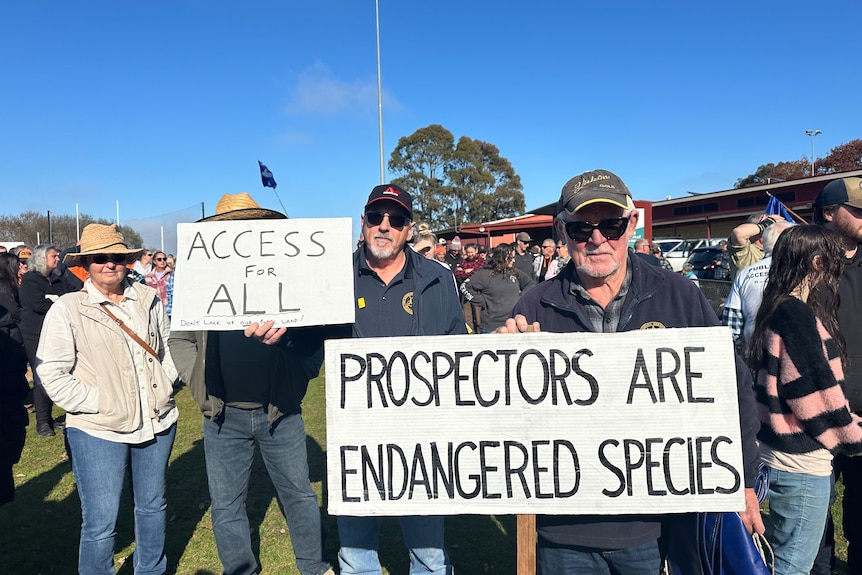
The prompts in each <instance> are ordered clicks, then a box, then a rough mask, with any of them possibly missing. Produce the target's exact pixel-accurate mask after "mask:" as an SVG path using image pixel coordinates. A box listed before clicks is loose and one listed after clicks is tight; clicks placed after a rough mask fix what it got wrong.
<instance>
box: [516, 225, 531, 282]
mask: <svg viewBox="0 0 862 575" xmlns="http://www.w3.org/2000/svg"><path fill="white" fill-rule="evenodd" d="M532 243H533V238H531V237H530V234H528V233H527V232H518V235H516V236H515V245H514V248H515V267H516V268H518V269H519V270H521V271H522V272H524V273H525V274H526V275H528V276H530V277H531V278H532V279H533V281H535V279H536V275H535V274H536V272H535V269H534V268H533V260H535V257H534V256H533V254H532V253H530V245H532Z"/></svg>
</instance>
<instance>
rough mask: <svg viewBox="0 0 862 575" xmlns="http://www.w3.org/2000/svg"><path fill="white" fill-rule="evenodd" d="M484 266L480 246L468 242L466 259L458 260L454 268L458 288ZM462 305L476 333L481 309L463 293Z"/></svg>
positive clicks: (472, 330)
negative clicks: (480, 255)
mask: <svg viewBox="0 0 862 575" xmlns="http://www.w3.org/2000/svg"><path fill="white" fill-rule="evenodd" d="M483 267H485V259H484V258H481V257H479V246H478V245H476V244H467V245H466V246H465V247H464V259H462V260H461V261H460V262H458V265H457V266H455V269H454V270H453V273H454V275H455V282H456V285H457V286H458V288H459V289H460V287H461V284H463V283H464V280H466V279H467V278H469V277H471V276H472V275H473V274H474V273H476V270H480V269H482V268H483ZM461 307H462V309H463V311H464V319H466V320H467V327H468V329H469V330H470V331H471V332H473V333H475V332H476V330H477V329H478V327H479V321H480V319H481V318H480V317H479V316H480V314H481V311H480V310H479V308H478V307H476V306H474V305H473V304H472V303H470V301H468V300H467V298H466V297H464V296H463V295H462V297H461Z"/></svg>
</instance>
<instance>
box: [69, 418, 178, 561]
mask: <svg viewBox="0 0 862 575" xmlns="http://www.w3.org/2000/svg"><path fill="white" fill-rule="evenodd" d="M176 432H177V426H176V425H172V426H171V427H170V429H168V430H167V431H163V432H162V433H160V434H158V435H157V436H156V438H155V440H153V441H149V442H147V443H141V444H137V445H134V444H128V443H117V442H114V441H106V440H104V439H99V438H97V437H93V436H92V435H88V434H87V433H86V432H84V431H81V430H80V429H76V428H66V439H67V440H68V442H69V448H70V449H71V451H72V472H73V473H74V475H75V483H76V484H77V487H78V497H79V498H80V499H81V515H82V522H81V542H80V545H79V548H78V572H79V573H86V574H87V575H103V574H113V573H114V539H115V537H116V535H117V530H116V527H117V515H118V513H119V511H120V495H121V493H122V491H123V482H124V481H125V479H126V471H127V469H128V468H129V463H130V462H131V477H132V495H133V498H134V506H135V561H134V568H135V575H150V574H152V575H155V574H161V573H164V572H165V569H166V568H167V565H168V560H167V557H166V556H165V519H166V515H167V502H166V500H165V477H166V475H167V470H168V459H169V457H170V455H171V448H172V447H173V445H174V436H175V435H176Z"/></svg>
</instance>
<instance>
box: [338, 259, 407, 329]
mask: <svg viewBox="0 0 862 575" xmlns="http://www.w3.org/2000/svg"><path fill="white" fill-rule="evenodd" d="M414 284H415V282H414V278H413V268H412V267H411V266H410V258H407V260H406V262H405V264H404V267H403V268H402V269H401V271H399V272H398V273H397V274H396V275H395V277H394V278H392V280H391V281H390V282H389V284H386V283H384V282H383V280H382V279H380V276H378V275H377V273H376V272H375V271H374V270H372V269H371V268H370V267H369V266H368V262H367V261H365V258H360V261H359V273H358V275H357V276H356V281H355V282H354V284H353V285H354V288H353V289H354V295H355V299H356V302H355V303H356V321H355V323H354V329H355V330H356V331H358V333H361V334H362V336H363V337H386V336H399V335H413V291H414Z"/></svg>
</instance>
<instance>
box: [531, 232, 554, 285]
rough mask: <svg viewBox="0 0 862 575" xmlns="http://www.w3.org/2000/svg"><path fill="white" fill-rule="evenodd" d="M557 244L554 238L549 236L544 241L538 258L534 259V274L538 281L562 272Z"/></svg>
mask: <svg viewBox="0 0 862 575" xmlns="http://www.w3.org/2000/svg"><path fill="white" fill-rule="evenodd" d="M556 253H557V244H556V243H555V242H554V240H553V239H551V238H547V239H545V240H543V241H542V249H541V252H540V254H539V255H538V256H536V259H534V260H533V276H535V278H536V283H539V282H543V281H545V280H549V279H551V278H552V277H554V276H555V275H557V274H558V273H560V267H559V265H560V262H559V261H557V257H556Z"/></svg>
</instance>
